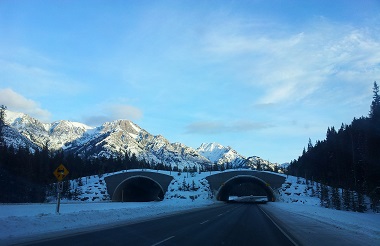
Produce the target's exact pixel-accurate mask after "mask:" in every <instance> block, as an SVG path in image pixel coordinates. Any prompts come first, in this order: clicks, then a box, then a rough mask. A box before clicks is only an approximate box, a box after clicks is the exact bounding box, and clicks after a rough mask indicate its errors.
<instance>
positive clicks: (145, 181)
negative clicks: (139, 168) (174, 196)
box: [112, 176, 164, 202]
mask: <svg viewBox="0 0 380 246" xmlns="http://www.w3.org/2000/svg"><path fill="white" fill-rule="evenodd" d="M163 199H164V190H163V189H162V187H161V185H160V184H158V183H157V182H156V181H154V180H153V179H151V178H149V177H143V176H135V177H131V178H128V179H126V180H124V181H123V182H121V183H120V184H119V185H118V186H117V188H116V189H115V192H114V194H113V196H112V201H116V202H151V201H162V200H163Z"/></svg>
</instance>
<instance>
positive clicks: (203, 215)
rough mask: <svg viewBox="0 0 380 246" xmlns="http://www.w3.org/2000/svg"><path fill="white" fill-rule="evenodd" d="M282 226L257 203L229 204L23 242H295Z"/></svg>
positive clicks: (136, 245) (152, 245)
mask: <svg viewBox="0 0 380 246" xmlns="http://www.w3.org/2000/svg"><path fill="white" fill-rule="evenodd" d="M261 206H265V205H261ZM283 229H284V228H280V227H279V226H278V224H277V223H275V222H274V221H273V220H272V219H271V218H270V217H269V216H268V215H267V213H265V212H263V211H262V209H260V207H259V205H257V204H252V203H243V204H241V203H230V204H224V205H221V206H213V207H207V208H204V209H201V210H196V211H192V212H185V213H180V214H174V215H171V216H166V217H162V218H156V219H151V220H148V221H143V222H137V223H132V224H127V225H120V226H114V227H112V228H106V229H102V230H96V231H91V232H81V233H76V234H75V233H74V234H71V235H65V236H60V237H55V238H45V239H42V240H39V241H33V242H28V243H26V244H23V245H39V246H42V245H55V246H60V245H62V246H67V245H70V246H71V245H81V246H83V245H133V246H140V245H149V246H156V245H162V246H165V245H181V246H186V245H197V246H202V245H207V246H212V245H264V246H265V245H271V246H272V245H273V246H275V245H284V246H286V245H289V246H290V245H297V244H296V242H295V241H294V239H292V237H291V235H289V234H288V233H286V231H285V230H283Z"/></svg>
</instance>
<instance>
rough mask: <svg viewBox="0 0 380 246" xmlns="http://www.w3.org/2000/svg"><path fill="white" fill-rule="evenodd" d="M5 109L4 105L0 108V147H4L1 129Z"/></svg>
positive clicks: (3, 122)
mask: <svg viewBox="0 0 380 246" xmlns="http://www.w3.org/2000/svg"><path fill="white" fill-rule="evenodd" d="M6 109H7V107H6V106H4V105H1V106H0V146H3V145H4V137H3V136H4V135H3V134H4V133H3V128H4V126H5V116H6V113H5V110H6Z"/></svg>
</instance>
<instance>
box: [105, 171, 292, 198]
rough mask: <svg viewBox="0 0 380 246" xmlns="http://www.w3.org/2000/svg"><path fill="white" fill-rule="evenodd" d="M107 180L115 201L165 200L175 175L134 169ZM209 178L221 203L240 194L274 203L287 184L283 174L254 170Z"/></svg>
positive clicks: (229, 172)
mask: <svg viewBox="0 0 380 246" xmlns="http://www.w3.org/2000/svg"><path fill="white" fill-rule="evenodd" d="M104 179H105V182H106V185H107V190H108V194H109V195H110V196H111V199H112V201H124V202H128V201H131V202H132V201H133V202H143V201H155V200H162V199H163V198H164V195H165V193H166V191H167V189H168V186H169V184H170V182H171V181H172V180H173V176H171V175H167V174H162V173H159V172H152V171H137V170H131V171H128V172H123V173H118V174H115V175H110V176H108V177H105V178H104ZM206 179H207V181H208V183H209V184H210V188H211V190H212V191H213V193H214V194H215V197H216V199H217V200H219V201H228V200H229V197H230V196H240V195H244V196H247V195H252V196H266V197H267V198H268V201H275V200H276V195H275V192H274V190H276V189H278V188H280V187H281V185H282V184H283V183H284V182H285V176H284V175H282V174H277V173H271V172H263V171H254V170H228V171H224V172H220V173H216V174H212V175H210V176H207V177H206Z"/></svg>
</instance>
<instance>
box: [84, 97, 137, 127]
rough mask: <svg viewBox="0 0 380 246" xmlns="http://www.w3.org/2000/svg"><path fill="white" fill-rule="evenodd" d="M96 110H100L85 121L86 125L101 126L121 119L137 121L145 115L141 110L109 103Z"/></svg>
mask: <svg viewBox="0 0 380 246" xmlns="http://www.w3.org/2000/svg"><path fill="white" fill-rule="evenodd" d="M96 108H97V109H99V111H98V112H97V113H94V114H93V115H91V116H88V117H86V118H85V119H84V121H85V123H86V124H88V125H91V126H99V125H102V124H103V123H105V122H109V121H114V120H120V119H124V120H131V121H136V120H139V119H141V118H142V116H143V113H142V111H141V110H140V109H139V108H136V107H134V106H131V105H127V104H116V103H114V104H111V103H107V104H104V105H100V106H98V107H96Z"/></svg>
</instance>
